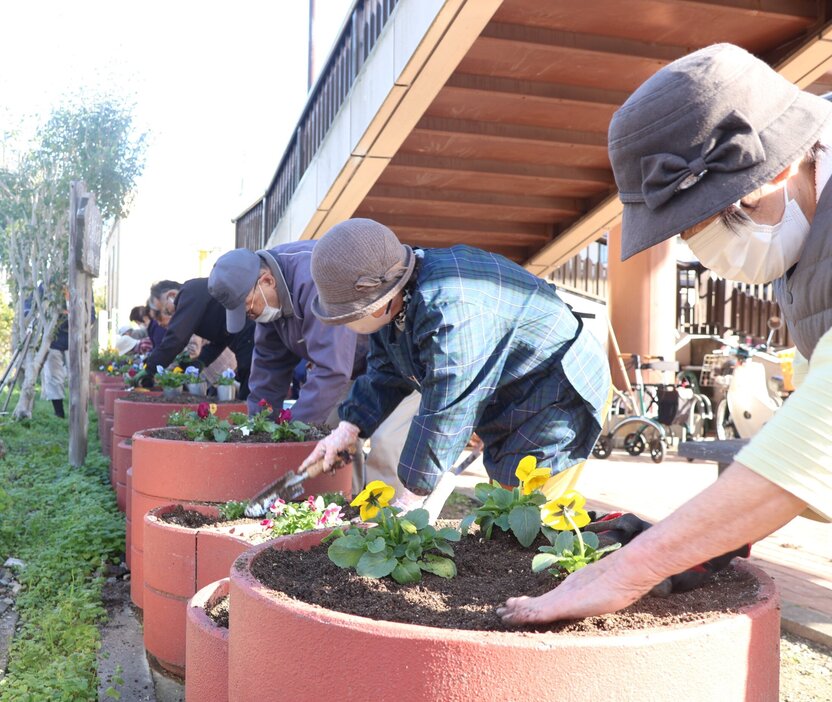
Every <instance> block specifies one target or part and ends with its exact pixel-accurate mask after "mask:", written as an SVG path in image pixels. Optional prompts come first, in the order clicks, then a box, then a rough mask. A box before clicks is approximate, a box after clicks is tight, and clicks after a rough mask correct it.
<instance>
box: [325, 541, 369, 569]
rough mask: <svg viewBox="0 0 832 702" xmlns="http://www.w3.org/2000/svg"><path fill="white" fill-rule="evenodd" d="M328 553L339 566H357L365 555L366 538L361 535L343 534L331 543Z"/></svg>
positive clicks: (330, 558)
mask: <svg viewBox="0 0 832 702" xmlns="http://www.w3.org/2000/svg"><path fill="white" fill-rule="evenodd" d="M326 553H327V555H328V556H329V560H331V561H332V562H333V563H334V564H335V565H337V566H338V567H339V568H355V566H356V565H357V564H358V561H359V559H360V558H361V556H362V555H364V539H362V538H361V537H360V536H342V537H341V538H340V539H336V540H335V541H333V542H332V543H331V544H330V545H329V549H327V552H326Z"/></svg>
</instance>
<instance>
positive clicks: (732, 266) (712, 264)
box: [686, 187, 811, 285]
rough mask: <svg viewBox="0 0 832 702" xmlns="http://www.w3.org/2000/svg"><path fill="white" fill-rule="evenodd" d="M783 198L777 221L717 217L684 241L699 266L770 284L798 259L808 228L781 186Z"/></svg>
mask: <svg viewBox="0 0 832 702" xmlns="http://www.w3.org/2000/svg"><path fill="white" fill-rule="evenodd" d="M783 198H784V200H785V203H786V208H785V211H784V212H783V218H782V219H781V220H780V222H778V223H777V224H774V225H768V224H756V223H755V222H754V221H753V220H752V219H751V218H750V217H748V215H746V214H745V213H743V219H742V220H741V221H739V222H735V223H732V224H731V225H728V224H726V223H725V222H723V221H722V217H717V218H716V219H715V220H714V221H713V222H711V223H710V224H709V225H708V226H707V227H705V228H704V229H703V230H702V231H701V232H698V233H697V234H694V235H693V236H692V237H691V238H690V239H688V240H687V242H686V243H687V245H688V246H689V247H690V250H691V251H693V253H694V254H696V257H697V258H698V259H699V260H700V262H701V263H702V265H703V266H705V267H706V268H710V269H711V270H712V271H713V272H714V273H716V274H717V275H719V276H721V277H723V278H728V279H729V280H737V281H739V282H741V283H749V284H756V285H759V284H762V283H770V282H771V281H772V280H776V279H777V278H779V277H781V276H782V275H784V274H785V273H786V271H787V270H789V268H791V267H792V266H793V265H794V264H795V263H797V262H798V260H800V254H801V252H802V251H803V245H804V244H805V243H806V238H807V237H808V236H809V229H810V227H811V225H810V224H809V220H807V219H806V216H805V215H804V214H803V211H802V210H801V209H800V205H799V204H798V203H797V200H789V196H788V193H787V192H786V188H785V187H784V188H783Z"/></svg>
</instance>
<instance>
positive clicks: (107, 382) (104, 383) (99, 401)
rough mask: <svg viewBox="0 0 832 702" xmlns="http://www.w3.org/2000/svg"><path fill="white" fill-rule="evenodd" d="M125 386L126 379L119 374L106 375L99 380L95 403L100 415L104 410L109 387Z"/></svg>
mask: <svg viewBox="0 0 832 702" xmlns="http://www.w3.org/2000/svg"><path fill="white" fill-rule="evenodd" d="M123 387H124V379H123V378H122V377H121V376H120V375H119V376H115V375H106V374H105V375H104V376H103V377H102V378H101V379H100V380H99V381H98V385H97V386H96V389H95V395H94V400H93V404H94V406H95V411H96V412H97V413H98V415H99V417H100V416H101V413H102V412H103V411H104V392H105V390H107V388H123Z"/></svg>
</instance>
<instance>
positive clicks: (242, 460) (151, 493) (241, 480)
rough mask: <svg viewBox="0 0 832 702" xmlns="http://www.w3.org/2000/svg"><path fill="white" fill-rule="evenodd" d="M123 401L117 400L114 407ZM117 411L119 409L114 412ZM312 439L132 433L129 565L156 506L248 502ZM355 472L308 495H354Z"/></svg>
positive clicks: (324, 478)
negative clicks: (216, 439) (217, 439)
mask: <svg viewBox="0 0 832 702" xmlns="http://www.w3.org/2000/svg"><path fill="white" fill-rule="evenodd" d="M119 402H121V400H119V401H117V402H116V406H118V403H119ZM116 412H118V409H117V410H116ZM315 443H316V442H314V441H306V442H300V443H281V444H242V443H238V444H234V443H228V444H216V443H208V442H196V441H173V440H167V439H154V438H151V437H149V436H146V432H138V433H137V434H135V435H134V436H133V466H132V468H133V487H132V490H131V492H130V498H129V499H130V500H131V502H132V504H131V510H132V532H133V533H132V535H131V548H132V551H131V556H130V557H131V563H132V564H133V567H134V568H135V567H136V566H137V561H140V560H141V558H142V552H143V550H144V543H143V534H142V528H141V527H142V518H143V517H144V515H145V514H147V513H148V512H149V511H150V510H151V509H153V508H154V507H162V506H164V505H170V504H184V503H188V502H204V503H222V502H227V501H228V500H247V499H249V498H251V497H253V496H254V495H256V494H257V493H258V492H260V490H262V489H263V487H264V486H265V485H268V484H269V483H270V482H271V481H273V480H275V479H276V478H279V477H280V476H281V475H283V474H284V473H286V472H288V471H289V470H293V469H295V468H297V467H298V466H299V465H300V464H301V462H302V461H303V459H304V458H306V457H307V456H308V455H309V453H310V452H311V451H312V449H313V447H314V446H315ZM351 483H352V473H351V471H349V470H339V471H335V472H334V473H328V474H325V475H321V476H318V477H317V478H315V479H313V480H309V481H306V483H304V488H305V489H306V493H305V494H307V495H310V494H311V495H318V494H320V493H322V492H341V493H343V494H344V495H349V494H350V493H351ZM140 589H141V582H140V581H137V579H136V578H133V580H132V583H131V596H132V598H133V602H134V603H135V604H136V605H138V606H141V605H139V602H138V601H137V600H139V599H140V598H141V595H140V594H139V593H138V591H140Z"/></svg>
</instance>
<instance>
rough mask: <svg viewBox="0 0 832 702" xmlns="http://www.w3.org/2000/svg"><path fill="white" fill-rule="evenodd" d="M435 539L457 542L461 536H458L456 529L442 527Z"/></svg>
mask: <svg viewBox="0 0 832 702" xmlns="http://www.w3.org/2000/svg"><path fill="white" fill-rule="evenodd" d="M436 538H437V539H445V541H459V540H460V539H461V538H462V534H460V533H459V531H458V530H457V529H452V528H451V527H443V528H442V529H440V530H439V531H437V532H436Z"/></svg>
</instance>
